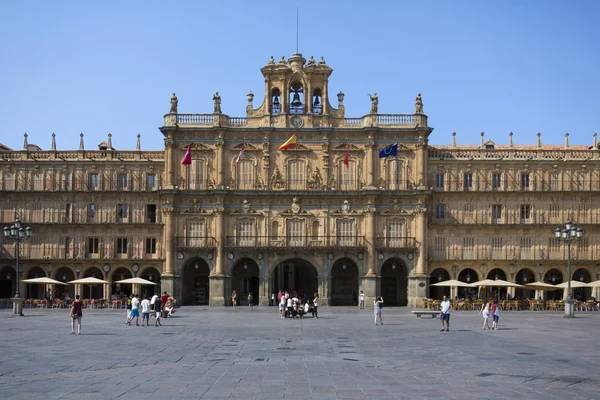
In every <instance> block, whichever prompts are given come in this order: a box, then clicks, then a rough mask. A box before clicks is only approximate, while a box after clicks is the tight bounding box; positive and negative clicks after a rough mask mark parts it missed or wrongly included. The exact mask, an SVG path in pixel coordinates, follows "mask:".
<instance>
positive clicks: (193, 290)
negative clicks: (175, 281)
mask: <svg viewBox="0 0 600 400" xmlns="http://www.w3.org/2000/svg"><path fill="white" fill-rule="evenodd" d="M209 275H210V267H209V266H208V264H207V263H206V261H204V260H202V259H201V258H196V259H192V260H190V261H188V263H187V264H186V265H185V267H184V269H183V281H182V284H181V304H183V305H188V306H189V305H206V304H208V300H209V280H208V277H209Z"/></svg>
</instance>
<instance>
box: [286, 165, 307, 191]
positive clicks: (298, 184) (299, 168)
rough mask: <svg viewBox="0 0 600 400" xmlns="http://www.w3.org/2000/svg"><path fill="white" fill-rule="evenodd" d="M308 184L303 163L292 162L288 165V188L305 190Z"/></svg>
mask: <svg viewBox="0 0 600 400" xmlns="http://www.w3.org/2000/svg"><path fill="white" fill-rule="evenodd" d="M305 184H306V175H305V168H304V162H303V161H296V160H295V161H290V162H289V164H288V188H289V189H291V190H303V189H304V188H305Z"/></svg>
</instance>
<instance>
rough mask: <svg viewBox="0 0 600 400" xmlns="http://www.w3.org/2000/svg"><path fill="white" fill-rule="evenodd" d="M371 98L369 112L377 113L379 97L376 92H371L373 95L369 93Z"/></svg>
mask: <svg viewBox="0 0 600 400" xmlns="http://www.w3.org/2000/svg"><path fill="white" fill-rule="evenodd" d="M369 97H370V98H371V112H370V114H377V110H378V109H379V97H377V93H373V96H371V95H370V94H369Z"/></svg>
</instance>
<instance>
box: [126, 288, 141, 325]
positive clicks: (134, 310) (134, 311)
mask: <svg viewBox="0 0 600 400" xmlns="http://www.w3.org/2000/svg"><path fill="white" fill-rule="evenodd" d="M139 307H140V300H139V299H138V298H137V294H134V295H133V297H132V298H131V315H130V316H129V319H128V320H127V324H128V325H130V326H131V321H133V318H135V326H140V324H139V322H140V310H139Z"/></svg>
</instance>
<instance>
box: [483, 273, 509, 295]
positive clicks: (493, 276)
mask: <svg viewBox="0 0 600 400" xmlns="http://www.w3.org/2000/svg"><path fill="white" fill-rule="evenodd" d="M487 279H491V280H493V281H497V280H498V279H501V280H503V281H505V280H506V273H505V272H504V271H502V270H501V269H500V268H494V269H493V270H491V271H490V272H489V273H488V275H487ZM486 289H487V292H485V293H487V297H491V298H493V299H496V300H497V299H498V292H500V299H504V300H505V299H506V294H507V293H508V288H506V287H493V286H492V287H488V288H486ZM482 293H484V292H483V289H482ZM482 298H483V297H482Z"/></svg>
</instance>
